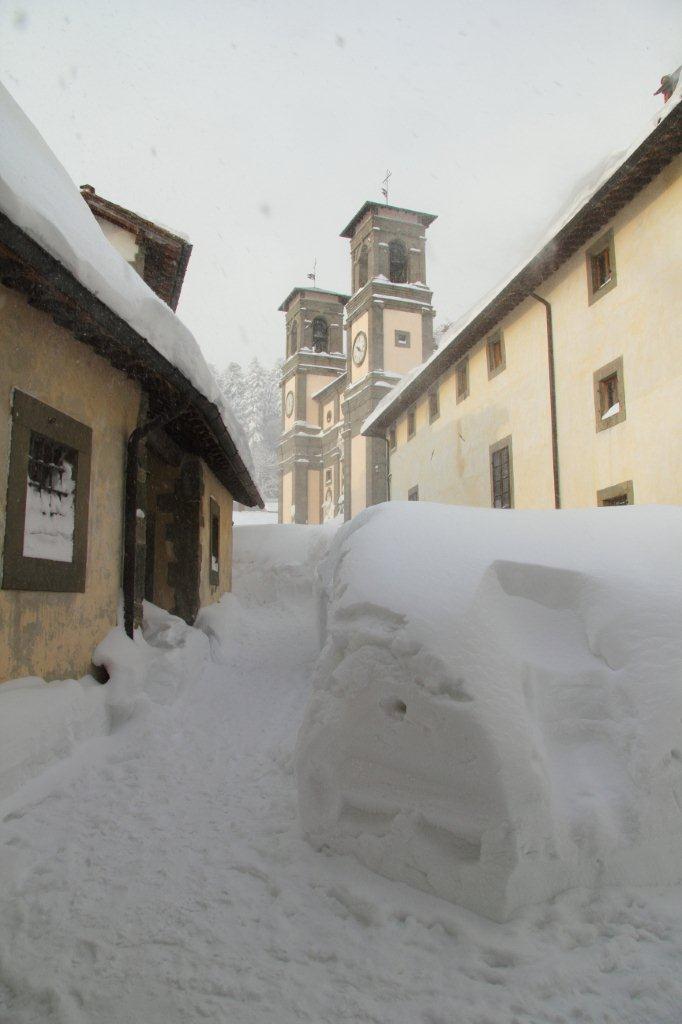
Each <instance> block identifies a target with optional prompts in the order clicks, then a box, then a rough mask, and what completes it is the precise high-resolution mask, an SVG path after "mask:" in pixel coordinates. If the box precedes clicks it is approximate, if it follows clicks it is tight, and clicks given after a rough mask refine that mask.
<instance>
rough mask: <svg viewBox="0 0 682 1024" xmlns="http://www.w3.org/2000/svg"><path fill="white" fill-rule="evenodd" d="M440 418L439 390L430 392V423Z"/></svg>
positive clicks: (435, 389)
mask: <svg viewBox="0 0 682 1024" xmlns="http://www.w3.org/2000/svg"><path fill="white" fill-rule="evenodd" d="M439 416H440V402H439V399H438V388H434V390H433V391H429V423H433V421H434V420H437V419H438V417H439Z"/></svg>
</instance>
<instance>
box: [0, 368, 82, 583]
mask: <svg viewBox="0 0 682 1024" xmlns="http://www.w3.org/2000/svg"><path fill="white" fill-rule="evenodd" d="M32 433H37V434H42V435H43V436H44V437H47V438H49V439H50V440H52V441H55V442H57V443H59V444H65V445H68V446H69V447H70V448H73V449H75V451H76V452H77V453H78V468H77V477H76V500H75V510H74V530H73V558H72V560H71V561H70V562H59V561H54V560H53V559H49V558H32V557H31V556H29V555H24V553H23V551H24V531H25V525H26V479H27V470H28V459H29V450H30V443H31V434H32ZM91 458H92V428H91V427H89V426H87V425H86V424H85V423H81V422H79V421H78V420H75V419H73V418H72V417H71V416H68V415H67V414H66V413H63V412H60V411H59V410H58V409H53V408H52V407H51V406H49V405H46V404H45V403H44V402H41V401H39V400H38V399H37V398H33V397H32V396H31V395H27V394H26V393H25V392H24V391H20V390H19V389H18V388H14V390H13V393H12V434H11V439H10V457H9V469H8V474H7V516H6V520H5V537H4V553H3V566H2V589H3V590H31V591H35V592H37V593H40V592H56V593H81V594H82V593H84V592H85V580H86V571H87V549H88V518H89V507H90V469H91V465H90V464H91Z"/></svg>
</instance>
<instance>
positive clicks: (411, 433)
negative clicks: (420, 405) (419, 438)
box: [406, 406, 417, 441]
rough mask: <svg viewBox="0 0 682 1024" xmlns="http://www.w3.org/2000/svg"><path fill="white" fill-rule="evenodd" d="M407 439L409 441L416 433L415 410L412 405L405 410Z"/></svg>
mask: <svg viewBox="0 0 682 1024" xmlns="http://www.w3.org/2000/svg"><path fill="white" fill-rule="evenodd" d="M410 418H411V419H412V430H411V431H410ZM406 421H407V440H408V441H410V440H411V439H412V438H413V437H415V436H416V433H417V410H416V408H414V406H413V407H412V408H411V409H408V410H407V416H406Z"/></svg>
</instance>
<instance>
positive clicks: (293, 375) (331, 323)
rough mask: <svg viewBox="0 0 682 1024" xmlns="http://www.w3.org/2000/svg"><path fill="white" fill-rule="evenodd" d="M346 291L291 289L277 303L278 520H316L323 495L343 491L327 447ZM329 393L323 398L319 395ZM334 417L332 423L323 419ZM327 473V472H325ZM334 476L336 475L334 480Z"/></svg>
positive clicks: (340, 365) (342, 359)
mask: <svg viewBox="0 0 682 1024" xmlns="http://www.w3.org/2000/svg"><path fill="white" fill-rule="evenodd" d="M347 301H348V296H347V295H340V294H339V293H338V292H328V291H324V290H323V289H321V288H294V289H293V290H292V291H291V292H290V293H289V295H288V296H287V297H286V299H285V300H284V302H283V303H282V305H281V306H280V307H279V309H280V312H282V313H285V314H286V358H285V361H284V366H283V367H282V378H281V381H280V387H281V390H282V434H281V438H280V443H279V468H280V488H279V522H280V523H320V522H322V520H323V518H324V511H323V507H324V506H325V494H326V493H328V492H329V490H330V481H331V492H332V500H334V496H335V495H338V494H339V493H341V492H342V489H343V483H342V481H341V482H340V481H339V480H338V477H339V463H340V460H339V459H336V460H335V459H333V458H332V456H331V449H332V446H333V443H334V440H335V438H334V437H333V433H332V428H336V429H338V419H339V413H340V409H339V402H338V399H336V400H335V399H334V397H333V392H334V391H335V388H334V385H335V384H336V382H337V381H338V382H339V383H341V381H342V378H343V377H344V371H345V368H346V355H345V352H344V345H343V307H344V305H345V303H346V302H347ZM330 392H331V393H332V394H331V397H330V398H329V400H328V401H327V402H324V401H323V400H322V399H321V397H320V396H321V395H322V396H324V397H326V396H327V395H329V394H330ZM330 415H331V416H332V417H333V422H331V421H330V422H329V423H328V422H327V419H328V418H329V417H330ZM330 472H331V477H330V476H329V474H330ZM335 477H336V478H337V479H335Z"/></svg>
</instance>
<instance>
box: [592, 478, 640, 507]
mask: <svg viewBox="0 0 682 1024" xmlns="http://www.w3.org/2000/svg"><path fill="white" fill-rule="evenodd" d="M634 503H635V494H634V488H633V486H632V480H625V481H624V482H623V483H622V484H614V485H613V487H604V488H603V489H602V490H601V491H597V505H599V507H600V508H604V507H607V506H609V505H634Z"/></svg>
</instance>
